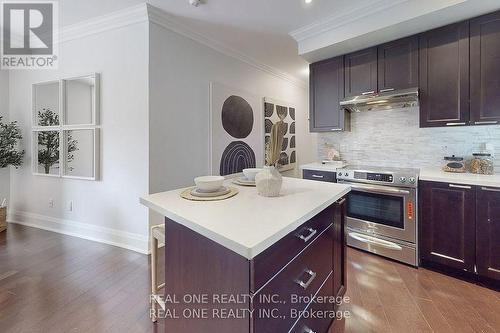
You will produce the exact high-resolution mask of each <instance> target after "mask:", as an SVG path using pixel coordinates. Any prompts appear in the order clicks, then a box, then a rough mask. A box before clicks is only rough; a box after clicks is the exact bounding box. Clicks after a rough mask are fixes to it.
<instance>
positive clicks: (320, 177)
mask: <svg viewBox="0 0 500 333" xmlns="http://www.w3.org/2000/svg"><path fill="white" fill-rule="evenodd" d="M311 177H313V178H319V179H323V178H325V176H322V175H311Z"/></svg>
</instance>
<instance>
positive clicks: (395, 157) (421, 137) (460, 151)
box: [318, 108, 500, 171]
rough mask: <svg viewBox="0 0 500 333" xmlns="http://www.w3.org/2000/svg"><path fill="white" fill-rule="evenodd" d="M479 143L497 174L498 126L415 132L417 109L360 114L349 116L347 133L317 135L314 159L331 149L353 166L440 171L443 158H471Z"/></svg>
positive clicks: (499, 160)
mask: <svg viewBox="0 0 500 333" xmlns="http://www.w3.org/2000/svg"><path fill="white" fill-rule="evenodd" d="M483 143H490V144H491V145H492V146H493V149H494V150H495V152H494V153H495V156H496V160H495V165H496V169H497V170H498V171H500V126H463V127H459V126H457V127H454V128H450V127H442V128H419V110H418V108H408V109H398V110H387V111H373V112H361V113H353V114H352V115H351V132H344V133H322V134H320V135H319V138H318V158H320V159H322V158H325V157H326V154H327V150H328V147H332V146H333V147H334V148H336V149H338V150H340V153H341V155H342V158H344V159H346V160H347V161H348V162H349V163H353V164H358V163H360V164H365V165H379V166H400V167H416V168H422V167H440V166H441V165H442V161H443V157H444V156H451V155H453V154H454V155H456V156H465V157H467V156H472V153H473V152H476V151H478V150H480V149H481V145H482V144H483Z"/></svg>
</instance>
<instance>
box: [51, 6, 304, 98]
mask: <svg viewBox="0 0 500 333" xmlns="http://www.w3.org/2000/svg"><path fill="white" fill-rule="evenodd" d="M145 22H149V23H153V24H156V25H159V26H161V27H163V28H165V29H168V30H170V31H173V32H175V33H178V34H180V35H183V36H185V37H187V38H190V39H192V40H194V41H196V42H198V43H200V44H203V45H205V46H207V47H210V48H211V49H213V50H215V51H217V52H220V53H222V54H225V55H227V56H229V57H232V58H235V59H238V60H240V61H242V62H244V63H246V64H248V65H251V66H252V67H254V68H256V69H259V70H261V71H263V72H265V73H267V74H270V75H272V76H274V77H277V78H279V79H281V80H284V81H287V82H289V83H291V84H293V85H295V86H297V87H300V88H304V89H305V88H307V82H306V81H304V80H301V79H299V78H297V77H295V76H293V75H291V74H288V73H285V72H283V71H281V70H279V69H277V68H274V67H272V66H269V65H267V64H264V63H262V62H260V61H258V60H256V59H254V58H252V57H250V56H248V55H246V54H244V53H242V52H240V51H238V50H235V49H233V48H231V47H230V46H228V45H225V44H223V43H221V42H218V41H216V40H214V39H211V38H209V37H207V36H205V35H203V34H201V33H199V32H195V31H194V30H192V29H190V28H189V27H187V26H186V25H185V24H183V23H181V22H180V21H179V20H178V19H177V18H175V17H174V16H173V15H170V14H168V13H166V12H165V11H163V10H161V9H159V8H157V7H154V6H152V5H150V4H147V3H143V4H140V5H137V6H132V7H128V8H125V9H122V10H119V11H116V12H113V13H110V14H106V15H103V16H99V17H96V18H92V19H90V20H85V21H82V22H79V23H76V24H72V25H69V26H66V27H63V28H61V29H60V33H59V43H64V42H68V41H71V40H75V39H79V38H83V37H87V36H92V35H95V34H99V33H103V32H106V31H110V30H114V29H119V28H122V27H126V26H129V25H133V24H138V23H145Z"/></svg>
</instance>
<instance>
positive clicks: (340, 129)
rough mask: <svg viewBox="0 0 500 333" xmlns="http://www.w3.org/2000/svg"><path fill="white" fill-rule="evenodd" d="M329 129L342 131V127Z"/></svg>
mask: <svg viewBox="0 0 500 333" xmlns="http://www.w3.org/2000/svg"><path fill="white" fill-rule="evenodd" d="M330 131H332V132H340V131H342V128H332V129H331V130H330Z"/></svg>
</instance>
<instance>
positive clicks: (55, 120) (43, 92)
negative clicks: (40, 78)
mask: <svg viewBox="0 0 500 333" xmlns="http://www.w3.org/2000/svg"><path fill="white" fill-rule="evenodd" d="M59 94H60V85H59V82H47V83H39V84H35V85H33V122H34V125H35V126H59V111H60V110H59V105H60V104H59V99H60V96H59Z"/></svg>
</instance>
